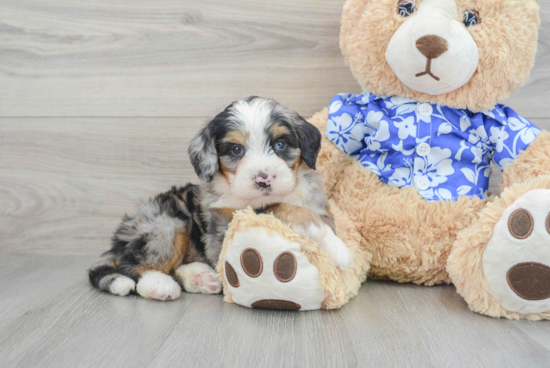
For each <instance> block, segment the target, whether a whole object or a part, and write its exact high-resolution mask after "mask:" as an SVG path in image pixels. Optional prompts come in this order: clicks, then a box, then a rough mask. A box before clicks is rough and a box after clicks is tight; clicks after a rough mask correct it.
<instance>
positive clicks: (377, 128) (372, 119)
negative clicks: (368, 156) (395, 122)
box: [365, 111, 390, 151]
mask: <svg viewBox="0 0 550 368" xmlns="http://www.w3.org/2000/svg"><path fill="white" fill-rule="evenodd" d="M383 118H384V113H382V112H374V111H370V112H369V113H368V115H367V121H366V123H365V133H366V134H367V136H368V137H367V138H366V140H365V141H366V142H367V147H368V149H369V150H371V151H379V150H380V148H381V147H382V145H381V144H380V142H385V141H387V140H388V139H389V138H390V127H389V124H388V122H387V121H385V120H383Z"/></svg>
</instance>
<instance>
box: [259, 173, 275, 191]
mask: <svg viewBox="0 0 550 368" xmlns="http://www.w3.org/2000/svg"><path fill="white" fill-rule="evenodd" d="M254 181H255V183H256V186H257V187H258V188H260V189H268V188H271V183H272V182H273V175H271V174H266V173H264V172H261V171H260V172H259V173H258V175H256V176H255V177H254Z"/></svg>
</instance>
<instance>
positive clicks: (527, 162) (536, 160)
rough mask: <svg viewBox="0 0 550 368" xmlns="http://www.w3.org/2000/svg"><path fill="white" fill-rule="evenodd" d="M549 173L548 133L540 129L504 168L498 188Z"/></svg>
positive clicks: (549, 134) (549, 140)
mask: <svg viewBox="0 0 550 368" xmlns="http://www.w3.org/2000/svg"><path fill="white" fill-rule="evenodd" d="M543 175H550V133H549V132H546V131H542V132H540V133H539V134H538V136H537V138H536V139H535V141H534V142H533V143H531V144H530V145H529V147H528V148H527V149H526V150H525V151H524V152H522V153H521V154H520V155H519V156H518V157H517V158H516V159H515V160H514V161H513V162H512V163H511V164H509V165H507V166H506V167H505V168H504V174H503V180H502V182H501V183H500V189H501V190H502V191H504V190H505V189H506V188H508V187H510V186H511V185H513V184H517V183H522V182H525V181H527V180H530V179H533V178H535V177H539V176H543Z"/></svg>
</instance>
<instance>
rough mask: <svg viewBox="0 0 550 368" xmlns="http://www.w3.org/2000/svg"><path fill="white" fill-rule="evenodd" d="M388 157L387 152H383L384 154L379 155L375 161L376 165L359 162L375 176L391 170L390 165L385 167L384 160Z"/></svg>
mask: <svg viewBox="0 0 550 368" xmlns="http://www.w3.org/2000/svg"><path fill="white" fill-rule="evenodd" d="M387 157H388V152H385V153H384V154H382V155H380V157H379V158H378V160H377V161H376V165H375V164H374V163H372V162H369V161H364V162H361V163H362V164H363V165H365V166H366V167H368V168H369V169H370V170H371V171H372V172H373V173H375V174H376V175H380V174H382V173H383V172H385V171H390V170H391V165H386V158H387Z"/></svg>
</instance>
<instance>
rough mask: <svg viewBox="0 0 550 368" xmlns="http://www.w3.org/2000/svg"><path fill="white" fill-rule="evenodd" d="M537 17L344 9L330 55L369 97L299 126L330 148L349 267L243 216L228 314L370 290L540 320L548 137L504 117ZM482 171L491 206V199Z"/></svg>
mask: <svg viewBox="0 0 550 368" xmlns="http://www.w3.org/2000/svg"><path fill="white" fill-rule="evenodd" d="M538 10H539V9H538V5H537V2H536V0H500V1H494V0H348V1H347V3H346V5H345V7H344V13H343V19H342V29H341V48H342V51H343V53H344V55H345V57H346V60H347V61H348V63H349V65H350V66H351V69H352V71H353V73H354V76H355V77H356V79H357V80H358V81H359V83H360V84H361V86H362V88H363V90H364V91H368V92H364V93H363V94H361V95H351V94H341V95H338V96H336V97H335V98H334V99H333V100H332V102H331V103H330V107H329V109H328V110H327V109H325V110H323V111H322V112H320V113H318V114H316V115H315V116H313V117H312V118H311V119H310V122H311V123H313V124H314V125H315V126H317V127H318V128H319V130H320V131H321V132H325V135H324V137H323V142H322V149H321V152H320V154H319V158H318V162H317V168H318V170H321V171H322V173H323V175H324V178H325V192H326V195H327V196H328V198H330V202H331V208H332V212H333V214H334V217H335V219H336V226H337V234H338V236H339V237H340V238H341V239H342V240H344V242H345V243H346V245H347V246H348V247H349V249H350V251H351V252H352V255H353V256H354V260H355V263H354V265H353V266H352V267H350V268H349V269H347V270H345V271H341V270H339V269H337V268H336V267H334V266H333V265H332V264H331V263H330V261H329V259H328V257H327V256H326V255H325V254H324V253H323V252H322V251H321V250H319V248H318V247H317V246H316V244H315V243H313V242H312V241H311V240H308V239H304V238H300V237H298V236H297V235H296V234H294V233H293V232H292V231H291V230H290V228H289V227H288V226H286V225H285V224H283V223H281V222H280V221H278V220H276V219H275V218H274V217H272V216H270V215H256V214H254V213H253V212H252V211H242V212H241V213H239V214H237V215H236V216H235V218H234V221H233V223H232V225H231V227H230V229H229V231H228V232H227V236H226V238H225V242H224V248H223V251H222V254H221V257H220V262H219V264H218V274H219V276H220V278H221V279H222V280H223V283H224V293H225V296H226V298H225V300H226V301H228V302H235V303H237V304H240V305H244V306H247V307H260V308H281V309H297V310H310V309H318V308H326V309H333V308H339V307H340V306H342V305H343V304H345V303H346V302H347V301H348V300H349V299H350V298H351V297H353V296H355V295H356V294H357V292H358V289H359V287H360V285H361V283H362V282H363V281H365V279H366V277H367V274H368V276H369V277H370V278H372V279H386V280H394V281H397V282H413V283H416V284H422V285H428V286H431V285H436V284H443V283H446V284H449V283H453V284H454V285H455V286H456V288H457V290H458V292H459V293H460V294H461V295H462V296H463V297H464V298H465V300H466V301H467V302H468V304H469V306H470V308H471V309H472V310H473V311H476V312H479V313H482V314H486V315H489V316H492V317H507V318H511V319H519V318H528V319H531V320H538V319H549V318H550V134H549V133H547V132H542V131H540V130H539V129H538V128H537V127H535V126H534V125H533V124H531V123H530V122H529V121H527V120H526V119H524V118H523V117H521V116H520V115H519V114H517V113H516V112H515V111H513V110H512V109H510V108H508V107H506V106H504V105H501V104H499V103H500V102H501V101H502V100H504V99H505V98H507V97H508V96H509V95H510V94H511V93H512V92H513V91H514V90H515V89H516V88H518V87H519V86H521V85H522V84H523V83H524V82H525V81H526V80H527V79H528V76H529V73H530V70H531V68H532V67H533V63H534V59H535V54H536V48H537V32H538V26H539V23H540V19H539V15H538ZM491 162H494V163H495V164H496V165H497V166H498V167H499V168H501V169H502V170H503V172H504V179H503V181H502V183H501V189H502V194H501V195H499V196H492V195H489V194H488V193H487V190H488V183H489V177H490V173H491V167H490V164H491ZM251 260H252V262H250V261H251ZM250 264H252V265H255V269H253V270H250V269H247V267H249V265H250Z"/></svg>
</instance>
